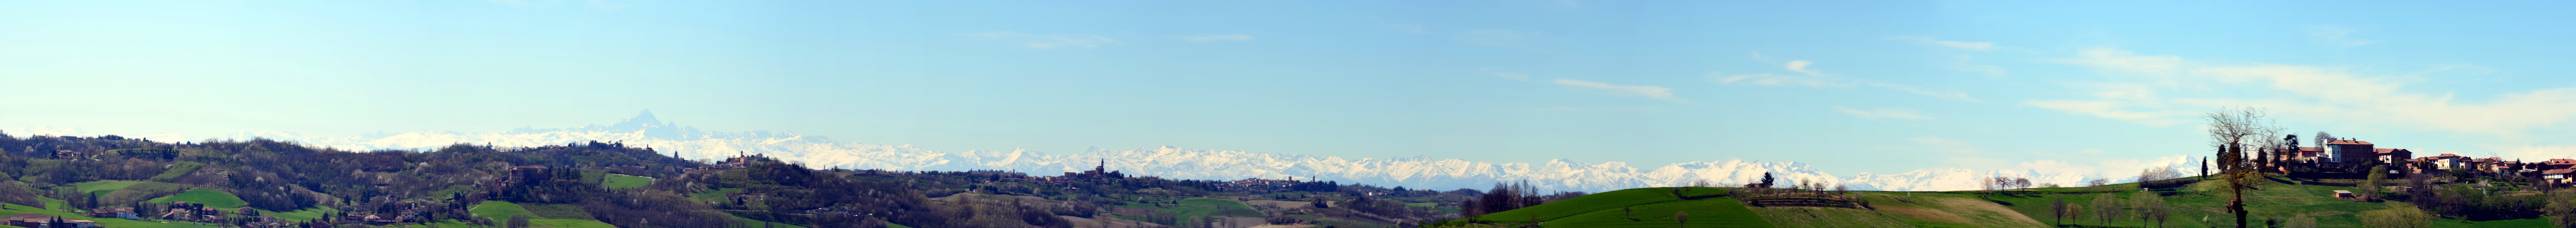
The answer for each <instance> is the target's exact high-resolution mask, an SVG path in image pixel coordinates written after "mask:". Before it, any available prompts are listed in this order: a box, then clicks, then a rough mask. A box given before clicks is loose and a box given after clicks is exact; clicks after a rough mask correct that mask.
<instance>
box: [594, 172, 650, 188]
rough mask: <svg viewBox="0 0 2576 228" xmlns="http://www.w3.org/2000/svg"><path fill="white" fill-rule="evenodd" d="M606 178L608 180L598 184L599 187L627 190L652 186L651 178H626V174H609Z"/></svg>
mask: <svg viewBox="0 0 2576 228" xmlns="http://www.w3.org/2000/svg"><path fill="white" fill-rule="evenodd" d="M607 176H608V180H607V181H602V182H600V185H603V186H608V188H609V189H629V188H637V187H644V185H647V184H653V178H649V177H639V176H627V175H626V174H609V175H607Z"/></svg>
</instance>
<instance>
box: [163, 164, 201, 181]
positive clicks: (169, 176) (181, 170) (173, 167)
mask: <svg viewBox="0 0 2576 228" xmlns="http://www.w3.org/2000/svg"><path fill="white" fill-rule="evenodd" d="M205 166H206V163H197V162H188V161H183V162H179V163H176V164H170V168H169V169H164V170H161V174H160V175H152V181H170V180H177V179H179V177H181V176H187V175H188V173H193V172H197V168H201V167H205Z"/></svg>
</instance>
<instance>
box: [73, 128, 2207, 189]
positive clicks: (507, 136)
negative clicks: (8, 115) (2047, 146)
mask: <svg viewBox="0 0 2576 228" xmlns="http://www.w3.org/2000/svg"><path fill="white" fill-rule="evenodd" d="M52 131H53V132H54V133H56V134H68V133H70V132H68V131H65V130H60V129H53V130H52ZM226 138H232V139H250V138H268V139H276V140H288V141H297V142H300V143H302V144H305V145H313V146H324V147H333V148H340V149H350V150H381V149H395V150H413V149H427V148H436V147H442V146H447V145H454V144H458V143H470V144H490V145H493V146H502V147H535V146H544V145H562V144H570V143H578V142H587V141H603V142H611V141H614V142H623V143H625V144H626V145H630V146H635V145H641V146H649V147H652V148H654V149H656V150H661V151H674V152H678V154H679V156H682V157H685V158H690V159H721V158H724V157H730V156H737V155H739V154H764V155H767V156H771V157H777V158H781V159H785V160H790V161H799V162H804V163H806V164H809V165H815V166H830V167H842V168H851V169H884V170H944V171H957V170H1011V171H1020V172H1026V173H1029V174H1031V175H1055V174H1058V172H1075V171H1080V170H1089V169H1091V168H1092V166H1095V165H1102V164H1103V163H1106V165H1107V166H1108V167H1109V168H1111V169H1113V170H1121V171H1125V172H1127V173H1131V174H1137V175H1151V176H1161V177H1164V178H1175V179H1202V180H1236V179H1244V178H1265V179H1283V178H1290V177H1295V178H1297V179H1300V180H1309V179H1311V180H1330V181H1339V182H1343V183H1346V184H1348V183H1356V184H1369V185H1378V186H1404V187H1408V188H1416V189H1457V188H1475V189H1483V188H1486V187H1490V186H1492V185H1493V184H1495V181H1496V180H1527V181H1529V183H1530V184H1531V185H1534V186H1536V187H1539V188H1542V189H1550V190H1561V191H1590V192H1601V191H1609V190H1618V189H1627V188H1638V187H1655V186H1684V185H1692V184H1694V183H1698V182H1701V181H1707V182H1709V183H1711V184H1717V185H1741V184H1743V183H1747V182H1752V181H1755V180H1758V179H1760V178H1761V176H1762V174H1763V173H1771V174H1773V175H1774V178H1776V179H1777V181H1778V182H1781V184H1782V185H1788V184H1795V183H1802V182H1814V183H1821V184H1824V185H1827V186H1832V185H1846V186H1850V187H1851V188H1852V189H1855V190H1891V191H1937V190H1967V189H1976V188H1978V186H1977V184H1976V182H1975V180H1977V179H1979V178H1985V177H1994V176H2006V177H2021V178H2029V179H2031V180H2032V182H2034V183H2054V184H2058V185H2065V186H2080V185H2082V183H2084V182H2086V181H2090V180H2092V179H2096V178H2102V177H2097V176H2095V175H2092V174H2082V173H2073V174H2069V173H2054V174H2053V173H2041V172H2038V171H2033V170H1970V169H1957V168H1951V169H1931V170H1917V171H1912V172H1905V173H1897V174H1884V175H1883V174H1872V173H1858V174H1854V175H1850V176H1838V175H1834V174H1832V173H1827V172H1824V171H1821V170H1815V169H1812V168H1809V167H1808V166H1807V165H1806V164H1800V163H1796V162H1786V161H1770V162H1763V161H1743V160H1732V161H1706V162H1700V161H1694V162H1685V163H1675V164H1667V165H1664V166H1661V167H1658V168H1654V169H1644V170H1640V169H1637V168H1631V166H1629V165H1628V164H1627V163H1621V162H1601V163H1584V162H1575V161H1565V160H1551V161H1548V162H1546V163H1541V164H1530V163H1494V162H1484V161H1468V160H1461V159H1455V158H1440V159H1435V158H1427V157H1411V158H1357V159H1352V158H1342V157H1331V156H1326V157H1316V156H1308V155H1296V154H1273V153H1256V152H1245V151H1226V150H1205V149H1184V148H1174V147H1161V148H1140V149H1130V150H1113V149H1102V148H1092V149H1090V150H1089V151H1083V152H1080V153H1070V154H1049V153H1045V152H1038V151H1029V150H1010V151H994V150H969V151H954V152H943V151H931V150H925V149H920V148H914V147H912V146H911V145H885V144H870V143H860V142H847V141H837V140H832V139H828V138H824V137H819V136H804V135H797V134H795V133H792V132H769V131H745V132H709V131H701V130H698V129H697V128H691V127H682V126H677V125H674V124H672V123H670V122H663V121H661V120H659V119H656V118H655V117H654V116H653V114H652V113H651V112H649V111H648V112H645V113H643V114H640V115H638V116H636V117H635V118H630V119H627V120H625V121H620V122H618V123H615V124H610V125H604V126H603V125H585V126H581V127H573V128H555V129H533V128H520V129H513V130H509V131H495V132H479V133H469V132H455V131H432V132H411V133H400V134H385V133H378V134H368V135H358V136H337V137H334V136H309V135H301V134H295V133H288V132H256V133H248V132H246V133H240V134H235V135H232V136H229V137H226ZM2173 158H2174V159H2170V160H2166V161H2153V162H2150V164H2157V165H2164V166H2170V167H2173V168H2174V169H2173V170H2185V169H2184V168H2188V166H2190V165H2193V164H2196V163H2190V162H2191V161H2190V160H2191V159H2189V158H2184V157H2179V156H2177V157H2173ZM2112 180H2114V182H2124V181H2126V180H2125V179H2124V178H2112Z"/></svg>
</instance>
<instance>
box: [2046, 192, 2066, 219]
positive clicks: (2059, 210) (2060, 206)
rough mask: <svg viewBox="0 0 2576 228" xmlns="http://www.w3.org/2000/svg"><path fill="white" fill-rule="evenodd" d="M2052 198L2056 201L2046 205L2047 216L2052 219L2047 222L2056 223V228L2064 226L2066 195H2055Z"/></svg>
mask: <svg viewBox="0 0 2576 228" xmlns="http://www.w3.org/2000/svg"><path fill="white" fill-rule="evenodd" d="M2053 198H2056V199H2053V200H2050V201H2049V203H2048V216H2049V217H2052V218H2054V219H2051V220H2049V222H2053V223H2056V224H2055V225H2056V226H2066V214H2067V213H2066V212H2067V211H2066V195H2057V197H2053Z"/></svg>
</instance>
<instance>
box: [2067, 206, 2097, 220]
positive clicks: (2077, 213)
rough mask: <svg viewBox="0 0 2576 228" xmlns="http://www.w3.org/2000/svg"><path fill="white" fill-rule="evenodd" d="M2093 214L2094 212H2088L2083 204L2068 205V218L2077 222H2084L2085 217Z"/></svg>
mask: <svg viewBox="0 0 2576 228" xmlns="http://www.w3.org/2000/svg"><path fill="white" fill-rule="evenodd" d="M2091 212H2092V211H2086V210H2085V209H2084V205H2083V204H2073V203H2068V204H2066V218H2068V219H2075V221H2077V222H2082V221H2084V215H2085V214H2088V213H2091Z"/></svg>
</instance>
